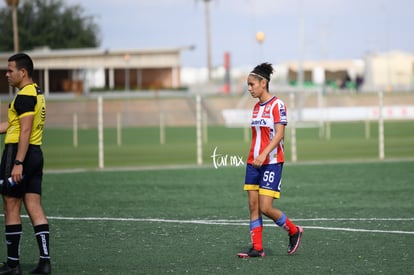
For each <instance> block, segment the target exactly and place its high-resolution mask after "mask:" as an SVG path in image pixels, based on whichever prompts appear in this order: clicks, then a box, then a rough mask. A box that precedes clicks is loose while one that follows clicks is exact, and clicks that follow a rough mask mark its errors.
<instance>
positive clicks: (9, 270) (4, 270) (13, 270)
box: [0, 263, 22, 275]
mask: <svg viewBox="0 0 414 275" xmlns="http://www.w3.org/2000/svg"><path fill="white" fill-rule="evenodd" d="M6 274H7V275H21V274H22V269H21V268H20V264H18V265H17V266H15V267H11V266H9V265H8V264H7V263H3V266H2V267H0V275H6Z"/></svg>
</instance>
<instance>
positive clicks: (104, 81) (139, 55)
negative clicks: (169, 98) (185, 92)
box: [0, 47, 190, 94]
mask: <svg viewBox="0 0 414 275" xmlns="http://www.w3.org/2000/svg"><path fill="white" fill-rule="evenodd" d="M188 49H190V47H182V48H166V49H130V50H127V49H126V50H104V49H97V48H85V49H65V50H51V49H49V48H40V49H36V50H33V51H27V52H26V53H27V54H29V55H30V56H31V57H32V59H33V62H34V67H35V72H34V76H33V78H34V80H35V81H36V82H37V83H38V84H39V85H40V86H41V87H42V88H43V90H44V91H45V93H46V94H49V93H64V92H74V93H77V94H85V93H88V92H89V91H90V90H93V89H97V90H129V89H178V88H180V86H181V82H180V69H181V60H180V55H181V52H182V51H183V50H188ZM12 54H13V53H0V75H2V76H4V75H5V74H6V70H7V59H8V58H9V57H10V56H11V55H12ZM7 93H10V88H9V87H8V83H7V81H0V94H7Z"/></svg>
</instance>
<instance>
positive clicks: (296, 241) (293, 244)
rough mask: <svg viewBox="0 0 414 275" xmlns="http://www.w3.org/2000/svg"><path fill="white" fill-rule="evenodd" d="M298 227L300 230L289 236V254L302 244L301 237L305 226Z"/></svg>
mask: <svg viewBox="0 0 414 275" xmlns="http://www.w3.org/2000/svg"><path fill="white" fill-rule="evenodd" d="M296 228H297V229H298V232H297V233H296V234H294V235H292V236H289V245H288V250H287V251H288V254H289V255H292V254H293V253H295V252H296V250H297V249H298V247H299V245H300V239H301V238H302V234H303V228H302V227H300V226H297V227H296Z"/></svg>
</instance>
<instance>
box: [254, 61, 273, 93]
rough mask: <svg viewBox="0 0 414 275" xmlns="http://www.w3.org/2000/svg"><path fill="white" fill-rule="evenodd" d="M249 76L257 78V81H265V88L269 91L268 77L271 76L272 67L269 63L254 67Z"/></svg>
mask: <svg viewBox="0 0 414 275" xmlns="http://www.w3.org/2000/svg"><path fill="white" fill-rule="evenodd" d="M250 74H251V75H253V76H255V77H257V78H258V79H266V80H267V88H268V89H269V82H270V76H271V75H272V74H273V67H272V64H270V63H267V62H265V63H262V64H259V65H257V66H256V67H254V69H253V71H252V72H251V73H250Z"/></svg>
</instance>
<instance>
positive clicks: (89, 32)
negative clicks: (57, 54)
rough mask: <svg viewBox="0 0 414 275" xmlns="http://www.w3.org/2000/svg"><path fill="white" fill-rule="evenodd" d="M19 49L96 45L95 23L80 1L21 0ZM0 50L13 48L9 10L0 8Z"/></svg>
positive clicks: (96, 28)
mask: <svg viewBox="0 0 414 275" xmlns="http://www.w3.org/2000/svg"><path fill="white" fill-rule="evenodd" d="M17 14H18V18H19V20H18V29H19V42H20V49H21V50H23V51H24V50H32V49H34V48H36V47H43V46H47V47H49V48H51V49H65V48H88V47H98V46H99V44H100V39H99V32H100V29H99V26H98V25H97V24H96V23H95V22H94V18H93V17H92V16H86V15H84V9H83V8H82V7H81V6H80V5H74V6H67V5H65V3H64V0H23V1H21V4H20V6H19V7H18V9H17ZM0 30H1V35H0V51H13V26H12V11H11V9H10V8H9V7H5V8H3V9H0Z"/></svg>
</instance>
